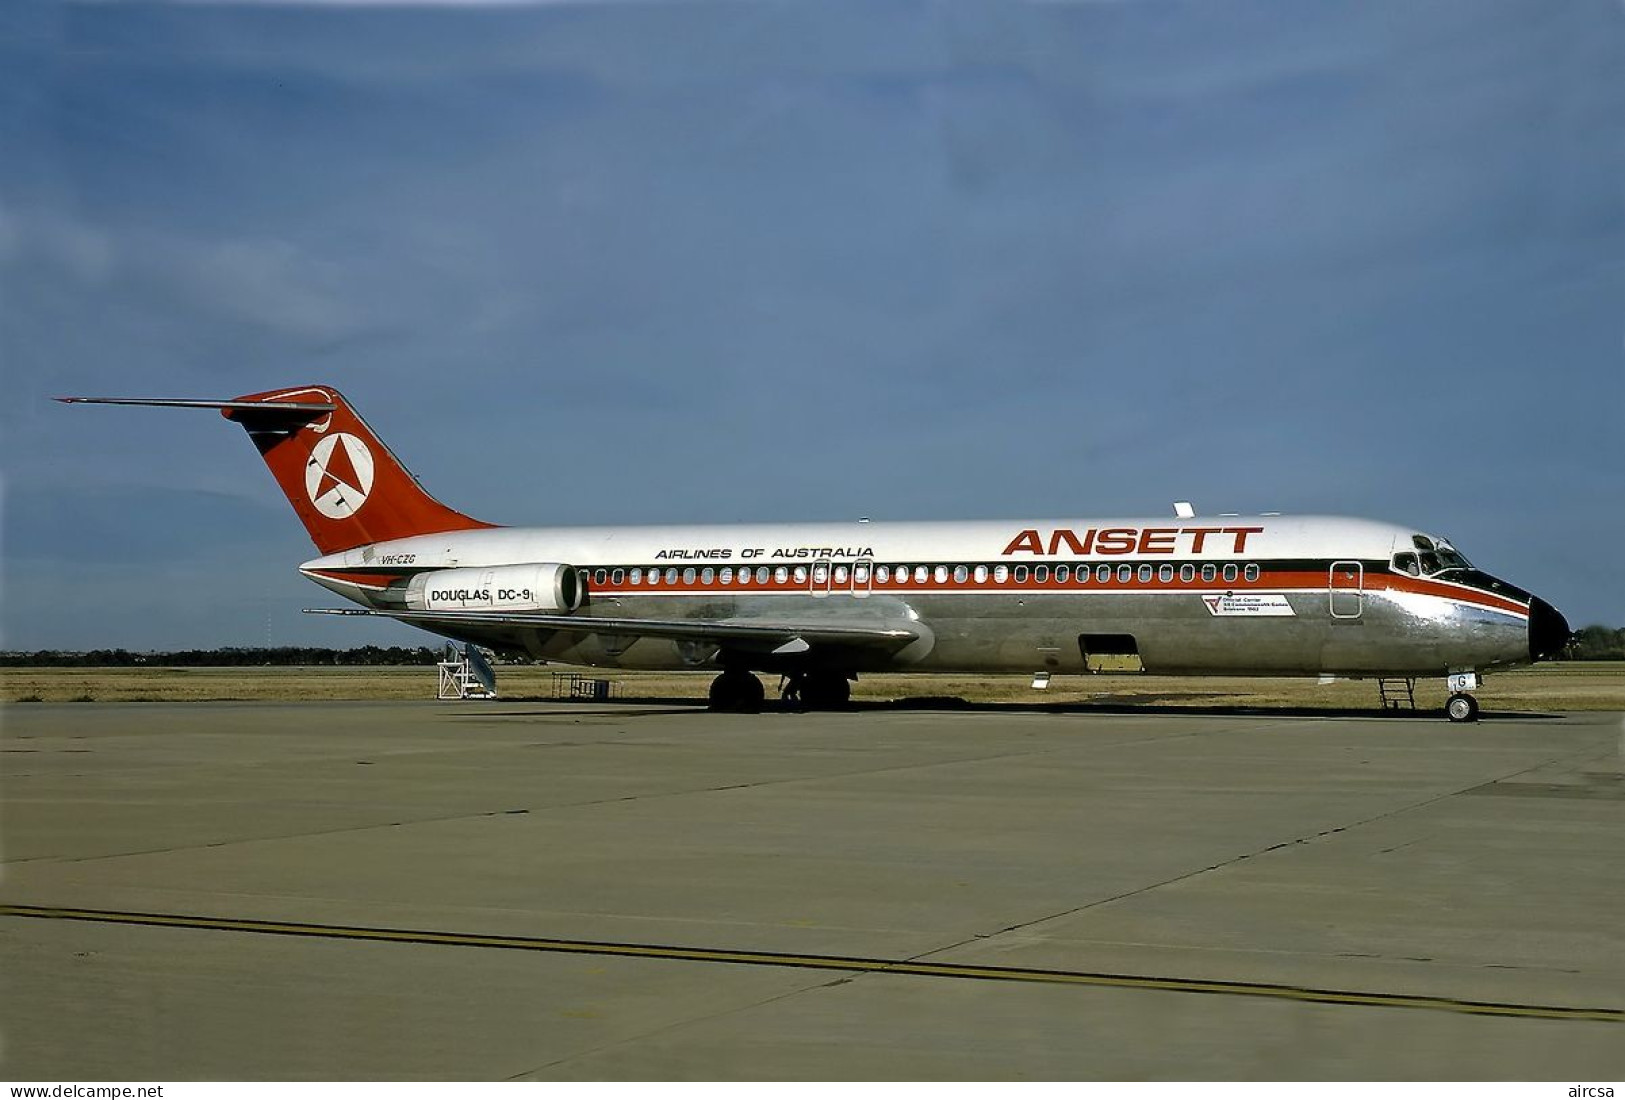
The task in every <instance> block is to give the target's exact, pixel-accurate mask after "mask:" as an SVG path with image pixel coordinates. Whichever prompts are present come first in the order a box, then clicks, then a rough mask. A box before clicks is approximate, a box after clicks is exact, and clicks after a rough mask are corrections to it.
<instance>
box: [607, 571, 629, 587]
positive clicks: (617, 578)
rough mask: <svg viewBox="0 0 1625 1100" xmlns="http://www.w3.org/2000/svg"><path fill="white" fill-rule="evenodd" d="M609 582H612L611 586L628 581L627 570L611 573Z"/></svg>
mask: <svg viewBox="0 0 1625 1100" xmlns="http://www.w3.org/2000/svg"><path fill="white" fill-rule="evenodd" d="M609 580H610V583H611V584H620V583H621V582H623V581H625V580H626V570H624V569H617V570H615V572H613V573H611V574H610V575H609Z"/></svg>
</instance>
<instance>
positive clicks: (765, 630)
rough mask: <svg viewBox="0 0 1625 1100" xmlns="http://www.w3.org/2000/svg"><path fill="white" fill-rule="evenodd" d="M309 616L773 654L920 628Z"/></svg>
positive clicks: (870, 644)
mask: <svg viewBox="0 0 1625 1100" xmlns="http://www.w3.org/2000/svg"><path fill="white" fill-rule="evenodd" d="M306 614H311V615H371V616H375V617H379V618H386V619H398V620H400V621H402V622H407V623H412V624H413V625H415V626H422V627H427V628H429V629H433V628H435V627H436V626H443V627H448V628H453V629H466V628H468V627H492V626H495V627H530V628H532V629H536V630H554V631H560V632H562V633H566V634H583V635H585V634H610V635H615V636H619V637H636V638H671V639H676V640H683V641H709V642H716V643H718V644H725V643H731V644H733V645H736V646H742V647H743V648H748V649H760V650H768V651H771V652H774V653H781V654H787V653H800V652H804V651H805V650H807V649H808V648H810V647H811V646H813V645H829V646H849V647H851V646H855V647H860V648H875V649H885V650H898V649H902V648H903V647H904V646H906V645H908V644H909V643H910V642H913V641H915V640H917V639H918V638H920V637H921V636H922V635H923V634H924V632H925V628H924V627H923V626H922V625H921V624H919V623H911V624H909V625H908V626H902V625H883V624H864V623H847V624H843V623H831V622H823V623H789V622H776V621H772V620H763V619H618V618H609V617H603V618H600V617H596V616H584V615H550V614H547V613H545V612H540V611H378V610H370V609H367V608H359V607H358V608H347V607H345V608H311V609H307V611H306Z"/></svg>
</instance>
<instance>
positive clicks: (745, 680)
mask: <svg viewBox="0 0 1625 1100" xmlns="http://www.w3.org/2000/svg"><path fill="white" fill-rule="evenodd" d="M766 694H767V693H766V692H765V691H764V690H763V689H762V681H760V680H758V679H757V678H756V677H754V676H752V675H751V674H750V673H749V672H748V671H746V670H745V669H742V668H730V669H728V670H727V671H726V672H724V673H723V674H722V675H721V676H718V677H717V678H716V679H715V680H712V681H711V691H710V695H709V708H710V709H711V710H715V711H726V712H731V713H734V714H755V713H757V712H758V711H760V710H761V709H762V699H763V698H764V697H765V696H766Z"/></svg>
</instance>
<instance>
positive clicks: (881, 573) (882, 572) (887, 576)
mask: <svg viewBox="0 0 1625 1100" xmlns="http://www.w3.org/2000/svg"><path fill="white" fill-rule="evenodd" d="M875 580H877V581H879V582H880V583H881V584H886V583H888V582H890V581H891V566H889V565H877V566H875Z"/></svg>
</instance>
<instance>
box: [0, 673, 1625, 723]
mask: <svg viewBox="0 0 1625 1100" xmlns="http://www.w3.org/2000/svg"><path fill="white" fill-rule="evenodd" d="M570 672H580V673H581V674H583V675H586V676H591V677H596V678H602V679H607V680H609V681H611V682H612V684H613V685H614V686H613V692H614V697H615V698H617V699H624V700H628V701H635V700H666V701H674V700H689V701H693V702H695V703H701V702H703V701H704V699H705V692H706V687H707V685H708V684H709V683H710V680H711V677H712V674H711V673H706V672H681V673H647V672H622V671H615V670H604V669H572V668H569V667H567V666H562V665H547V666H532V665H504V666H501V667H499V669H498V681H497V683H498V687H499V689H500V692H501V697H502V698H503V699H506V700H510V701H513V700H539V699H551V698H555V697H556V696H555V686H554V674H555V673H570ZM1030 683H1031V681H1030V678H1029V677H1027V676H922V675H886V676H866V677H864V678H863V679H862V680H861V681H859V683H858V684H856V685H855V687H854V690H853V699H854V701H856V702H859V703H867V704H884V703H892V702H901V701H909V700H912V701H915V702H918V703H920V704H930V705H941V706H951V705H955V703H956V702H958V701H962V702H964V703H970V704H975V703H995V702H999V703H1028V704H1032V705H1035V706H1038V705H1044V706H1054V705H1057V704H1096V705H1149V706H1177V707H1266V708H1267V707H1282V708H1306V709H1317V710H1318V709H1326V710H1375V709H1376V708H1377V685H1376V683H1375V682H1372V681H1340V682H1337V683H1334V684H1325V685H1322V684H1317V683H1315V682H1314V681H1313V680H1290V679H1210V678H1202V679H1196V678H1183V677H1156V676H1134V675H1116V676H1114V675H1098V676H1058V677H1056V678H1055V679H1054V680H1053V681H1052V682H1051V684H1050V687H1049V688H1048V689H1047V690H1043V691H1036V690H1034V689H1033V688H1032V687H1031V686H1030ZM435 686H436V673H435V670H434V669H432V668H427V667H418V668H360V667H328V668H271V667H266V668H140V669H133V668H8V669H4V670H0V703H4V704H6V705H17V704H28V703H71V702H97V703H119V702H128V703H143V702H165V703H171V702H204V701H225V700H241V701H254V700H267V701H269V700H279V701H290V700H310V701H312V702H337V701H343V700H400V699H432V698H434V694H435ZM777 686H778V685H777V682H776V680H774V679H772V678H767V687H768V693H769V697H770V698H771V697H773V696H774V695H775V694H776V689H777ZM1479 698H1480V700H1481V702H1482V703H1483V705H1484V707H1485V709H1486V710H1490V711H1496V710H1503V711H1568V710H1625V662H1606V661H1598V662H1574V663H1552V664H1543V665H1539V666H1536V667H1534V668H1529V669H1520V670H1517V671H1513V672H1505V673H1500V674H1498V675H1495V676H1492V677H1489V678H1488V679H1487V681H1486V684H1485V687H1484V688H1483V690H1481V691H1480V692H1479ZM1444 699H1445V690H1444V684H1443V682H1442V681H1426V682H1423V683H1419V684H1418V685H1417V688H1416V702H1417V706H1418V707H1422V708H1428V709H1432V708H1437V707H1442V706H1443V705H1444Z"/></svg>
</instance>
